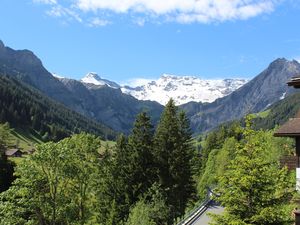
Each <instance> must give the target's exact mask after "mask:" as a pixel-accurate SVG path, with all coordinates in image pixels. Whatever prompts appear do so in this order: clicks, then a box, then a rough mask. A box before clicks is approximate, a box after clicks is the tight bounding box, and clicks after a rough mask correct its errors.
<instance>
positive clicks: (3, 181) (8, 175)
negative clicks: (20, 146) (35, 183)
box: [0, 123, 14, 192]
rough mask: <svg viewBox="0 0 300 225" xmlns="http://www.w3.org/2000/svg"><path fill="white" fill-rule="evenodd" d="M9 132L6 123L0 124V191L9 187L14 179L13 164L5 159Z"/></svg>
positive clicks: (9, 139)
mask: <svg viewBox="0 0 300 225" xmlns="http://www.w3.org/2000/svg"><path fill="white" fill-rule="evenodd" d="M11 138H12V137H11V133H10V127H9V124H8V123H5V124H0V192H2V191H5V190H7V189H8V188H9V186H10V185H11V183H12V181H13V180H14V176H13V173H14V164H13V163H12V162H10V161H8V160H7V157H6V155H5V149H6V146H7V145H9V144H10V143H11Z"/></svg>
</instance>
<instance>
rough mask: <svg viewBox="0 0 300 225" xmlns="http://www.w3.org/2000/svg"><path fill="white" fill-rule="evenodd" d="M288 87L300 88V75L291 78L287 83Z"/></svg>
mask: <svg viewBox="0 0 300 225" xmlns="http://www.w3.org/2000/svg"><path fill="white" fill-rule="evenodd" d="M287 84H288V86H293V87H294V88H300V74H299V75H298V76H296V77H292V79H291V80H290V81H288V82H287Z"/></svg>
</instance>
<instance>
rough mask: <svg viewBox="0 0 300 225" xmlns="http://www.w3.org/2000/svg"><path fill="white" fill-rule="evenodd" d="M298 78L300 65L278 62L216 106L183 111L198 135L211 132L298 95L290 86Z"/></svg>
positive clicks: (190, 106) (195, 106)
mask: <svg viewBox="0 0 300 225" xmlns="http://www.w3.org/2000/svg"><path fill="white" fill-rule="evenodd" d="M297 74H300V64H299V63H298V62H297V61H295V60H293V61H288V60H286V59H284V58H281V59H277V60H275V61H273V62H272V63H271V64H270V65H269V67H268V68H267V69H265V70H264V71H263V72H261V73H260V74H259V75H258V76H256V77H255V78H254V79H252V80H251V81H249V82H248V83H247V84H245V85H244V86H242V87H241V88H240V89H238V90H236V91H234V92H232V93H231V94H230V95H228V96H226V97H224V98H220V99H217V100H216V101H214V102H213V103H208V104H201V103H187V104H185V105H182V106H181V107H182V109H184V110H186V111H187V114H188V116H189V117H190V120H191V125H192V128H193V130H194V131H195V132H196V133H201V132H205V131H209V130H211V129H213V128H215V127H216V126H218V125H219V124H221V123H223V122H226V121H230V120H234V119H239V118H241V117H243V116H245V115H246V114H248V113H255V112H259V111H262V110H264V109H266V108H267V107H268V106H270V105H271V104H273V103H275V102H277V101H279V100H280V98H281V97H282V96H283V95H284V93H286V95H288V94H290V93H292V92H294V91H295V90H293V88H290V87H288V86H287V85H286V82H287V81H288V80H289V79H290V78H291V77H293V76H295V75H297Z"/></svg>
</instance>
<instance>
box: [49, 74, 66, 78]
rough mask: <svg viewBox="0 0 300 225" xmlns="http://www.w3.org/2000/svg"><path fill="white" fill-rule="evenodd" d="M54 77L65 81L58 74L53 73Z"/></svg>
mask: <svg viewBox="0 0 300 225" xmlns="http://www.w3.org/2000/svg"><path fill="white" fill-rule="evenodd" d="M52 76H54V77H55V78H57V79H64V77H63V76H60V75H58V74H56V73H52Z"/></svg>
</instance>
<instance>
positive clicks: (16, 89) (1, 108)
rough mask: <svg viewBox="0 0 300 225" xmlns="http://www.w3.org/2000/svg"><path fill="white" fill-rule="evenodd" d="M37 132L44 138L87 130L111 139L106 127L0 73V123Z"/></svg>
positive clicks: (109, 131) (114, 134)
mask: <svg viewBox="0 0 300 225" xmlns="http://www.w3.org/2000/svg"><path fill="white" fill-rule="evenodd" d="M4 122H9V123H10V124H11V126H12V127H15V128H22V129H23V130H24V129H27V130H29V131H31V132H38V133H39V134H40V136H44V138H45V139H46V140H59V139H61V138H64V137H66V136H69V135H71V134H72V133H80V132H88V133H92V134H96V135H98V136H101V137H102V138H104V139H105V138H109V139H113V138H115V136H116V133H115V132H114V131H112V130H111V129H110V128H108V127H106V126H104V125H101V124H99V123H96V122H95V121H93V120H90V119H87V118H86V117H84V116H82V115H80V114H78V113H76V112H74V111H72V110H70V109H68V108H66V107H65V106H63V105H62V104H59V103H57V102H55V101H53V100H51V99H49V98H48V97H46V96H44V95H42V94H41V93H40V92H39V91H37V90H35V89H34V88H32V87H30V86H28V85H26V84H24V83H22V82H20V81H18V80H16V79H14V78H12V77H8V76H5V75H2V76H0V123H4Z"/></svg>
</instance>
